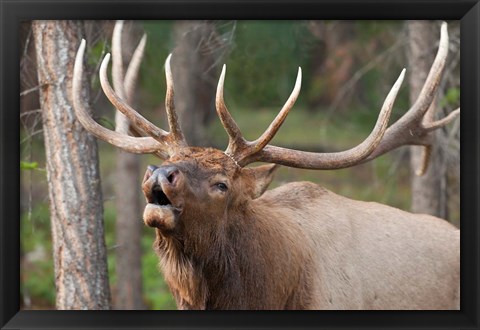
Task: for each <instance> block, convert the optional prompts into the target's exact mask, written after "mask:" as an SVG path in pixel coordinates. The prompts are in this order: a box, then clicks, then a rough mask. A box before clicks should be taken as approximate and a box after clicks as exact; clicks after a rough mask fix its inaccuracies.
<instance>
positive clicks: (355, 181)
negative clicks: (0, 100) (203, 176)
mask: <svg viewBox="0 0 480 330" xmlns="http://www.w3.org/2000/svg"><path fill="white" fill-rule="evenodd" d="M410 23H412V22H405V21H161V22H160V21H159V22H155V21H148V22H142V21H135V22H131V21H126V22H125V25H124V28H123V36H124V37H123V38H124V40H123V42H124V47H123V49H122V52H123V54H124V62H125V63H127V62H128V60H129V58H130V57H131V55H132V53H133V51H134V49H135V47H136V45H137V44H138V42H139V40H140V38H141V37H142V35H143V34H144V33H145V34H146V35H147V45H146V50H145V57H144V60H143V63H142V67H141V69H140V75H139V81H138V87H137V89H136V90H137V92H136V94H135V97H134V101H133V104H134V107H135V108H136V109H137V110H139V112H140V113H142V114H143V115H144V116H145V117H146V118H148V119H149V120H150V121H152V122H153V123H155V124H157V125H159V126H160V127H162V128H164V129H166V128H167V127H168V125H167V124H166V116H165V107H164V100H165V74H164V61H165V59H166V57H167V56H168V54H169V53H173V58H172V71H173V74H174V82H175V92H176V93H175V99H176V108H177V111H178V112H179V117H180V124H181V125H182V128H183V131H184V133H185V135H186V138H187V140H188V142H189V144H190V145H196V146H214V147H216V148H220V149H222V150H224V149H225V147H226V145H227V142H228V138H227V135H226V133H225V132H224V130H223V128H222V126H221V124H220V121H219V120H218V118H217V116H216V112H215V106H214V100H215V90H216V84H217V81H218V77H219V75H220V70H221V67H222V65H223V64H224V63H225V64H226V65H227V75H226V80H225V101H226V104H227V105H228V108H229V110H230V111H231V113H232V115H233V117H234V118H235V120H236V121H237V123H238V124H239V126H240V128H241V129H242V131H243V133H244V136H245V137H246V138H247V139H249V140H254V139H256V138H257V137H258V136H259V135H260V134H261V133H262V132H263V131H264V130H265V129H266V127H268V125H269V124H270V122H271V121H272V120H273V118H274V117H275V116H276V114H277V113H278V111H279V110H280V109H281V107H282V106H283V104H284V102H285V101H286V99H287V98H288V96H289V95H290V92H291V90H292V88H293V85H294V83H295V78H296V73H297V70H298V67H299V66H300V67H301V68H302V71H303V80H302V91H301V94H300V97H299V98H298V100H297V103H296V105H295V107H294V108H293V109H292V111H291V113H290V114H289V117H288V118H287V120H286V122H285V123H284V125H283V126H282V128H281V129H280V131H279V132H278V133H277V135H276V136H275V138H274V140H273V141H272V144H275V145H279V146H285V147H289V148H295V149H301V150H309V151H316V152H330V151H340V150H344V149H348V148H350V147H352V146H355V145H356V144H358V143H359V142H361V141H362V140H363V139H364V138H365V137H366V136H367V135H368V134H369V132H370V131H371V129H372V128H373V126H374V124H375V121H376V118H377V115H378V113H379V111H380V108H381V105H382V103H383V100H384V98H385V97H386V94H387V93H388V91H389V90H390V88H391V86H392V85H393V83H394V82H395V80H396V79H397V77H398V75H399V74H400V72H401V70H402V69H403V68H404V67H405V68H406V69H407V78H406V79H405V81H404V83H403V87H402V89H401V90H400V94H399V96H398V97H397V101H396V103H395V107H394V112H393V115H392V119H391V120H392V121H391V122H393V121H394V120H396V119H398V118H399V117H400V116H401V115H403V114H404V113H405V112H406V111H407V110H408V108H409V106H410V103H411V101H410V98H411V96H410V95H409V93H411V91H410V88H409V78H408V77H409V75H411V74H412V67H413V65H412V64H411V61H412V56H410V55H411V49H412V45H411V43H412V42H413V41H412V40H413V39H414V38H413V37H412V33H414V30H413V28H414V27H413V28H412V26H409V24H410ZM427 23H428V26H429V27H430V29H431V31H432V33H431V35H432V38H433V39H432V40H431V42H430V43H428V42H427V43H424V44H423V48H422V49H423V55H421V56H424V57H426V58H427V59H431V60H433V56H434V55H435V53H436V51H437V46H438V39H439V32H440V23H441V22H427ZM114 24H115V22H114V21H92V22H84V26H85V39H86V40H87V58H88V60H87V63H88V70H89V71H90V73H91V81H90V85H91V103H92V108H93V109H94V114H93V116H94V118H95V119H96V120H97V122H99V123H101V124H102V125H103V126H105V127H108V128H111V129H114V127H115V120H114V118H115V115H114V109H113V107H112V106H111V104H110V103H109V102H108V100H107V99H106V98H105V96H104V94H103V92H102V91H101V88H100V84H99V79H98V69H99V65H100V62H101V60H102V58H103V57H104V56H105V54H106V53H108V52H110V51H111V35H112V30H113V26H114ZM449 35H450V46H449V51H450V52H449V57H448V60H447V66H446V69H445V73H444V79H443V80H442V83H441V86H440V91H439V94H438V96H437V100H436V104H437V107H438V109H437V113H439V114H440V116H443V115H442V114H444V113H448V112H450V111H451V110H453V109H455V108H457V107H458V106H459V100H460V78H459V62H460V52H459V47H460V28H459V23H458V22H455V21H453V22H449ZM34 39H35V38H34V37H33V33H32V25H31V24H30V23H28V22H26V23H25V24H23V25H22V27H21V38H20V40H19V47H20V54H21V61H20V75H21V94H20V100H21V109H20V119H21V125H22V126H21V136H20V147H21V152H20V155H21V164H20V167H21V205H20V208H21V303H22V306H21V307H22V308H23V309H54V308H55V306H56V305H55V299H56V291H55V275H54V261H53V254H54V252H53V249H52V238H51V224H50V214H49V197H48V196H49V195H48V183H47V174H46V169H45V168H46V165H45V163H46V159H45V157H46V156H45V147H44V138H43V126H42V110H41V109H40V104H39V90H40V89H41V88H42V86H41V84H39V82H38V78H37V60H36V56H37V55H36V54H35V51H36V50H35V40H34ZM431 60H429V61H430V63H431ZM72 62H73V58H72ZM429 65H430V64H429ZM413 71H415V69H414V68H413ZM442 131H443V133H442V134H443V135H442V136H443V139H442V140H441V143H440V147H439V154H440V155H441V156H440V160H441V162H442V169H443V170H442V172H441V173H442V181H441V183H440V184H441V192H442V196H443V197H442V200H441V206H440V207H441V211H440V216H442V217H444V218H446V219H448V220H449V221H450V222H452V223H454V224H455V225H456V226H460V223H459V220H460V193H459V176H460V172H459V162H460V160H459V136H460V129H459V123H458V120H457V121H456V122H453V123H452V124H450V125H448V127H446V128H445V129H443V130H442ZM98 148H99V166H100V176H101V187H102V194H103V207H104V220H103V221H104V226H105V243H106V249H107V262H108V278H109V284H110V290H111V296H112V308H118V309H155V310H158V309H175V303H174V300H173V298H172V297H171V295H170V293H169V290H168V288H167V286H166V285H165V283H164V282H163V279H162V275H161V272H160V271H159V268H158V258H157V256H156V255H155V253H154V251H153V249H152V244H153V240H154V238H155V233H154V230H153V229H152V228H148V227H145V226H144V225H143V222H142V213H143V206H144V203H145V202H144V199H143V195H142V193H141V190H140V183H141V178H142V177H143V172H144V171H145V169H146V166H147V165H148V164H158V163H159V162H160V161H159V159H158V158H155V157H154V156H149V155H133V156H130V160H129V161H130V162H133V164H135V166H134V167H133V171H134V173H133V177H134V180H136V182H137V184H134V185H130V186H129V187H128V188H126V189H128V190H129V191H131V192H133V196H136V198H135V199H136V200H132V201H131V205H130V204H129V205H125V206H126V207H127V208H133V207H136V209H137V211H135V212H136V213H134V214H136V216H134V218H131V219H126V220H120V217H119V214H121V213H123V212H122V210H120V209H119V208H120V207H121V205H119V203H117V201H118V199H119V197H118V196H119V195H121V194H122V193H121V192H120V191H119V190H118V189H117V188H116V183H117V180H118V178H119V176H118V174H117V171H118V170H119V169H118V162H119V158H118V155H117V151H116V149H115V148H114V147H113V146H111V145H108V144H106V143H104V142H102V141H98ZM409 155H410V149H409V148H408V147H403V148H400V149H398V150H395V151H394V152H391V153H389V154H387V155H384V156H382V157H380V158H378V159H377V160H375V161H372V162H370V163H367V164H363V165H359V166H356V167H354V168H350V169H344V170H336V171H314V170H299V169H292V168H286V167H282V168H280V170H279V171H278V173H277V175H276V179H275V181H274V182H273V184H272V186H271V188H274V187H277V186H279V185H281V184H283V183H286V182H291V181H299V180H308V181H312V182H315V183H318V184H320V185H322V186H324V187H326V188H328V189H330V190H332V191H333V192H335V193H337V194H341V195H344V196H347V197H350V198H353V199H359V200H364V201H376V202H379V203H384V204H387V205H390V206H393V207H397V208H401V209H404V210H411V209H412V193H411V191H412V189H411V182H412V180H413V179H412V176H414V174H412V169H411V167H410V161H409ZM435 161H438V158H437V159H436V158H432V162H435ZM123 204H125V203H123ZM135 205H136V206H135ZM121 221H129V226H131V225H132V224H133V225H134V226H135V227H136V228H137V229H135V231H136V232H137V233H138V238H136V239H138V244H137V248H139V249H138V251H137V252H135V253H137V255H138V258H137V260H133V261H131V260H130V259H129V258H125V259H129V260H120V259H122V257H121V256H122V255H124V253H127V252H123V251H122V249H125V248H126V246H127V243H125V242H124V241H122V240H121V239H120V238H119V237H122V235H123V237H125V233H123V234H122V232H121V231H122V228H126V226H123V225H122V222H121ZM128 230H129V231H130V234H131V235H134V234H133V232H132V231H131V229H128ZM130 234H129V233H127V238H126V239H127V241H129V237H130V236H129V235H130ZM123 240H125V238H123ZM134 259H135V258H134ZM129 263H130V264H129ZM135 272H137V273H138V274H139V275H137V276H134V277H133V278H129V273H130V274H132V273H135ZM125 273H126V274H125ZM132 282H134V283H132ZM126 286H127V287H130V289H131V290H133V291H134V294H130V295H128V297H127V298H125V293H124V292H122V289H123V288H125V287H126ZM133 296H134V297H135V298H132V297H133ZM126 300H131V301H126Z"/></svg>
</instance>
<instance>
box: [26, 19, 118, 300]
mask: <svg viewBox="0 0 480 330" xmlns="http://www.w3.org/2000/svg"><path fill="white" fill-rule="evenodd" d="M83 32H84V31H83V26H82V24H81V23H80V22H74V21H66V20H64V21H35V22H34V23H33V33H34V38H35V47H36V54H37V65H38V80H39V84H40V85H41V86H44V87H43V88H42V89H41V90H40V104H41V109H42V122H43V132H44V139H45V150H46V159H47V164H46V168H47V180H48V188H49V189H48V190H49V197H50V214H51V224H52V239H53V255H54V265H55V286H56V292H57V295H56V307H57V309H109V308H110V289H109V283H108V269H107V254H106V247H105V240H104V228H103V205H102V203H103V200H102V193H101V186H100V176H99V169H98V153H97V145H96V141H95V139H94V138H93V136H92V135H90V134H87V132H86V131H85V130H84V129H83V127H82V125H81V124H80V122H78V121H77V120H76V117H75V112H74V109H73V107H72V98H71V83H72V73H73V63H74V59H75V55H76V52H77V48H78V45H79V44H80V39H81V37H82V35H84V33H83ZM87 86H88V85H87V80H86V79H84V90H83V93H84V96H85V97H86V98H87V99H88V98H89V91H88V87H87Z"/></svg>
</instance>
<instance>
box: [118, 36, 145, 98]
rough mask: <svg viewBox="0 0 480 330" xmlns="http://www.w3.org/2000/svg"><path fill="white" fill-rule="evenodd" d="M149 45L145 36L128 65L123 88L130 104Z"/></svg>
mask: <svg viewBox="0 0 480 330" xmlns="http://www.w3.org/2000/svg"><path fill="white" fill-rule="evenodd" d="M146 43H147V35H146V34H144V35H143V37H142V39H141V40H140V42H139V43H138V46H137V48H135V51H134V53H133V55H132V59H131V60H130V63H129V64H128V68H127V72H126V73H125V79H124V81H123V87H124V89H125V98H126V100H127V102H128V103H132V102H133V94H134V92H135V86H136V84H137V79H138V72H139V69H140V63H141V62H142V59H143V54H144V51H145V45H146Z"/></svg>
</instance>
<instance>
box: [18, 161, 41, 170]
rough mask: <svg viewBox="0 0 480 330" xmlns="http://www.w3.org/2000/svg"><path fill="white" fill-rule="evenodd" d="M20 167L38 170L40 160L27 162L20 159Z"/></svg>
mask: <svg viewBox="0 0 480 330" xmlns="http://www.w3.org/2000/svg"><path fill="white" fill-rule="evenodd" d="M20 169H21V170H36V169H38V162H27V161H23V160H21V161H20Z"/></svg>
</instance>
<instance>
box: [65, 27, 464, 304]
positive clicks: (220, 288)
mask: <svg viewBox="0 0 480 330" xmlns="http://www.w3.org/2000/svg"><path fill="white" fill-rule="evenodd" d="M119 26H120V27H121V24H119V25H117V28H119ZM117 35H120V34H117ZM113 42H114V43H115V42H116V43H120V40H113ZM143 44H144V43H141V45H140V46H139V47H140V49H139V51H138V53H142V49H141V48H142V47H143ZM447 48H448V34H447V27H446V24H445V23H444V24H443V25H442V29H441V37H440V44H439V50H438V53H437V56H436V58H435V61H434V63H433V65H432V68H431V71H430V74H429V75H428V77H427V80H426V82H425V85H424V88H423V90H422V93H421V94H420V96H419V98H418V100H417V101H416V102H415V104H414V105H413V106H412V108H411V109H409V110H408V111H407V112H406V114H405V115H404V116H403V117H402V118H400V119H399V120H398V121H397V122H395V123H394V124H392V125H391V126H390V127H389V128H387V126H388V119H389V116H390V112H391V109H392V106H393V102H394V99H395V97H396V94H397V92H398V90H399V88H400V84H401V82H402V80H403V76H404V71H402V73H401V75H400V77H399V78H398V80H397V82H396V83H395V84H394V86H393V88H392V90H391V91H390V93H389V94H388V96H387V98H386V99H385V102H384V105H383V107H382V110H381V111H380V115H379V118H378V120H377V124H376V125H375V127H374V129H373V130H372V132H371V134H370V135H369V136H368V137H367V139H365V140H364V141H363V142H362V143H361V144H359V145H358V146H356V147H354V148H352V149H350V150H347V151H342V152H337V153H323V154H318V153H310V152H304V151H297V150H290V149H285V148H281V147H277V146H273V145H270V144H269V142H270V140H271V139H272V138H273V136H274V135H275V133H276V131H277V130H278V129H279V127H280V126H281V124H282V122H283V121H284V119H285V117H286V115H287V114H288V111H289V110H290V109H291V108H292V106H293V103H294V102H295V100H296V98H297V96H298V93H299V90H300V80H301V70H300V69H299V72H298V77H297V82H296V84H295V87H294V90H293V92H292V94H291V96H290V98H289V99H288V100H287V102H286V104H285V106H284V107H283V108H282V110H281V111H280V113H279V115H278V116H277V117H276V118H275V120H274V121H273V123H272V124H271V125H270V126H269V128H268V129H267V130H266V131H265V133H263V134H262V135H261V136H260V138H258V139H257V140H255V141H247V140H245V139H244V138H243V136H242V134H241V132H240V129H239V128H238V126H237V125H236V123H235V121H234V120H233V118H232V117H231V116H230V114H229V112H228V110H227V108H226V106H225V103H224V100H223V83H224V79H225V66H224V68H223V70H222V74H221V76H220V80H219V84H218V89H217V101H216V108H217V112H218V115H219V117H220V120H221V121H222V123H223V125H224V127H225V129H226V131H227V133H228V135H229V145H228V148H227V150H226V151H225V152H223V151H220V150H217V149H213V148H198V147H189V146H188V145H187V143H186V141H185V139H184V137H183V134H182V131H181V129H180V127H179V124H178V122H177V117H176V114H175V111H174V103H173V83H172V74H171V70H170V56H169V57H168V58H167V61H166V76H167V96H166V111H167V118H168V123H169V127H170V131H169V132H166V131H163V130H162V129H160V128H158V127H157V126H155V125H153V124H151V123H150V122H149V121H148V120H146V119H145V118H144V117H142V116H141V115H140V114H139V113H138V112H136V111H135V110H134V109H132V108H131V107H130V106H129V105H128V104H126V103H125V102H124V101H123V100H122V99H121V98H120V97H119V96H118V95H122V93H124V91H121V90H119V89H122V88H127V87H126V86H127V85H128V84H129V81H128V79H125V80H124V85H122V84H120V87H117V86H116V91H114V90H113V89H112V87H111V86H110V84H109V82H108V79H107V75H106V69H107V65H108V61H109V55H107V56H106V58H105V60H104V62H103V63H102V66H101V69H100V79H101V83H102V88H103V90H104V92H105V94H106V95H107V97H108V98H109V99H110V101H111V102H112V103H113V104H114V106H115V107H116V108H117V110H119V111H120V112H122V113H123V114H124V115H125V116H126V117H127V118H128V119H129V120H130V122H131V124H132V125H133V126H134V127H136V129H135V133H136V134H135V135H137V136H129V135H124V134H119V133H117V132H115V131H111V130H108V129H106V128H104V127H102V126H100V125H99V124H97V123H96V122H95V121H94V120H93V119H92V118H91V117H90V115H89V114H88V109H87V108H86V106H85V105H84V101H83V100H82V98H81V95H80V89H81V87H80V86H81V79H82V78H81V77H82V71H83V53H84V50H85V41H83V42H82V44H81V45H80V48H79V51H78V54H77V58H76V62H75V74H74V76H75V77H74V81H73V87H72V89H73V95H74V106H75V109H76V112H77V116H78V119H79V120H80V121H81V122H82V124H83V125H84V126H85V128H87V130H89V131H90V132H91V133H92V134H94V135H95V136H97V137H98V138H100V139H103V140H105V141H107V142H109V143H111V144H113V145H115V146H117V147H119V148H121V149H124V150H127V151H130V152H135V153H154V154H155V155H157V156H158V157H159V158H161V159H163V160H164V162H163V163H162V164H161V166H159V167H156V166H149V167H148V169H147V172H146V174H145V177H144V181H143V185H142V189H143V192H144V194H145V197H146V200H147V206H146V208H145V211H144V215H143V218H144V222H145V224H146V225H148V226H151V227H154V228H155V230H156V241H155V244H154V248H155V250H156V252H157V254H158V255H159V258H160V265H161V269H162V272H163V274H164V277H165V280H166V282H167V283H168V285H169V287H170V290H171V292H172V294H173V295H174V297H175V299H176V302H177V305H178V307H179V308H180V309H458V308H459V301H460V291H459V281H460V280H459V275H460V274H459V272H460V262H459V259H460V255H459V242H460V233H459V230H458V229H457V228H455V227H454V226H453V225H451V224H449V223H448V222H446V221H445V220H442V219H439V218H436V217H433V216H429V215H418V214H412V213H409V212H405V211H402V210H399V209H396V208H393V207H389V206H386V205H382V204H378V203H372V202H360V201H354V200H351V199H348V198H345V197H342V196H339V195H336V194H334V193H333V192H331V191H328V190H327V189H325V188H323V187H321V186H318V185H316V184H313V183H309V182H295V183H289V184H285V185H283V186H280V187H279V188H276V189H273V190H267V187H268V185H269V183H270V182H271V180H272V178H273V174H274V171H275V169H276V168H277V167H278V165H286V166H290V167H299V168H312V169H336V168H345V167H350V166H354V165H356V164H359V163H362V162H366V161H369V160H371V159H374V158H376V157H378V156H380V155H382V154H384V153H385V152H387V151H389V150H392V149H395V148H397V147H399V146H401V145H408V144H415V145H423V146H426V147H427V148H428V147H429V145H430V143H431V138H432V137H431V132H432V131H433V130H435V129H437V128H439V127H442V126H444V125H445V124H447V123H448V122H449V121H451V120H452V119H454V118H455V117H456V116H457V115H458V114H459V109H457V110H456V111H454V112H452V113H451V114H450V115H449V116H447V117H445V118H444V119H441V120H438V121H433V120H431V119H428V118H427V116H425V114H426V112H427V110H428V108H429V107H430V105H431V103H432V101H433V97H434V94H435V92H436V89H437V87H438V84H439V80H440V78H441V75H442V71H443V68H444V65H445V59H446V56H447ZM114 56H115V54H114ZM140 58H141V56H134V58H133V59H132V62H131V63H130V67H132V68H134V69H133V70H136V68H138V63H139V61H140ZM114 70H119V69H118V68H115V66H114ZM127 72H128V71H127ZM117 76H118V75H117ZM127 77H128V75H127ZM144 135H147V137H144ZM257 161H261V162H267V163H271V164H269V165H262V166H257V167H246V165H248V164H250V163H253V162H257Z"/></svg>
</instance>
